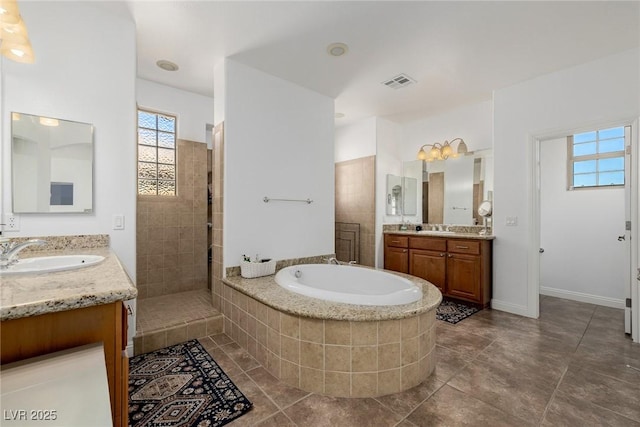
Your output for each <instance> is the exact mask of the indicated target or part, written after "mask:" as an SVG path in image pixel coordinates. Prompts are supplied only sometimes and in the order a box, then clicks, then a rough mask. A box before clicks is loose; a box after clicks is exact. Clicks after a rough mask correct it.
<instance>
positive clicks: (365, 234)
mask: <svg viewBox="0 0 640 427" xmlns="http://www.w3.org/2000/svg"><path fill="white" fill-rule="evenodd" d="M375 164H376V157H375V156H370V157H362V158H359V159H354V160H347V161H345V162H338V163H336V165H335V171H336V219H335V220H336V222H347V223H357V224H360V264H362V265H368V266H371V267H373V266H375V185H376V182H375Z"/></svg>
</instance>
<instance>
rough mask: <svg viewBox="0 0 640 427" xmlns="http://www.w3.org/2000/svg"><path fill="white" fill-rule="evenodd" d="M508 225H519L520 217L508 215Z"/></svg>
mask: <svg viewBox="0 0 640 427" xmlns="http://www.w3.org/2000/svg"><path fill="white" fill-rule="evenodd" d="M507 225H508V226H510V227H515V226H516V225H518V217H517V216H508V217H507Z"/></svg>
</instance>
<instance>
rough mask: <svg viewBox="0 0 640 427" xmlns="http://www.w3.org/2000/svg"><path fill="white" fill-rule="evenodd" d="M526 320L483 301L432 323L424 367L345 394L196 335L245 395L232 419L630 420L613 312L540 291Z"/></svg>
mask: <svg viewBox="0 0 640 427" xmlns="http://www.w3.org/2000/svg"><path fill="white" fill-rule="evenodd" d="M540 312H541V317H540V319H539V320H532V319H527V318H523V317H518V316H514V315H511V314H508V313H504V312H500V311H492V310H484V311H482V312H480V313H477V314H475V315H473V316H471V317H469V318H468V319H465V320H464V321H462V322H460V323H458V324H456V325H450V324H448V323H445V322H438V326H437V327H438V337H437V352H438V363H437V367H436V371H435V373H434V375H433V376H432V377H431V378H430V379H429V380H427V381H426V382H424V383H423V384H421V385H419V386H418V387H415V388H413V389H411V390H408V391H406V392H403V393H398V394H394V395H389V396H383V397H379V398H375V399H345V398H334V397H328V396H322V395H318V394H314V393H307V392H304V391H301V390H298V389H295V388H292V387H289V386H287V385H285V384H283V383H281V382H279V381H278V380H276V379H275V378H274V377H273V376H271V375H270V374H269V373H268V372H267V371H266V370H265V369H264V368H263V367H262V366H261V365H260V364H259V363H258V362H257V361H256V360H255V359H253V358H252V357H251V356H250V355H249V354H248V353H246V352H245V351H244V350H242V349H241V348H240V347H239V346H238V345H237V344H236V343H234V342H233V341H232V340H231V339H230V338H229V337H228V336H226V335H214V336H210V337H207V338H204V339H201V342H202V343H203V345H204V346H205V348H207V350H208V351H209V352H210V353H211V355H212V356H213V357H214V359H215V360H216V361H217V362H218V363H219V364H220V366H221V367H222V368H223V369H224V370H225V372H227V374H228V375H229V376H230V377H231V379H232V380H233V381H234V382H235V383H236V385H238V387H240V389H241V390H242V392H243V393H245V395H246V396H247V397H248V398H249V399H250V400H252V401H253V403H254V408H253V409H252V410H251V412H249V413H248V414H247V415H244V416H243V417H241V418H239V419H238V420H236V421H234V422H232V423H231V424H229V426H232V427H239V426H261V427H268V426H274V427H275V426H277V427H285V426H304V427H307V426H308V427H316V426H331V427H342V426H345V427H348V426H354V427H361V426H398V427H415V426H463V425H475V426H480V425H482V426H529V425H531V426H545V427H547V426H603V425H608V426H640V371H639V370H635V369H632V368H628V367H627V365H631V366H633V367H636V368H640V345H639V344H634V343H632V342H631V340H630V339H629V338H627V337H625V335H624V334H623V332H622V327H623V312H622V310H616V309H611V308H606V307H600V306H595V305H591V304H584V303H579V302H574V301H567V300H561V299H558V298H552V297H542V296H541V307H540Z"/></svg>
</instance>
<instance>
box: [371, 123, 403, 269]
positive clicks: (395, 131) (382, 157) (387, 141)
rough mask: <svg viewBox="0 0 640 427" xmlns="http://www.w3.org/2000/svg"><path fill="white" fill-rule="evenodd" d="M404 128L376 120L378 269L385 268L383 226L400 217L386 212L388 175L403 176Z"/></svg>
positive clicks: (394, 222)
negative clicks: (400, 146) (400, 153)
mask: <svg viewBox="0 0 640 427" xmlns="http://www.w3.org/2000/svg"><path fill="white" fill-rule="evenodd" d="M401 139H402V128H401V126H400V125H399V124H398V123H395V122H392V121H389V120H385V119H381V118H379V117H378V118H376V267H380V268H382V267H383V266H384V241H383V235H382V225H383V224H388V223H389V224H397V223H398V222H400V220H401V217H399V216H387V215H386V211H385V203H386V202H385V201H386V191H387V186H386V182H387V174H392V175H396V176H402V159H401V158H400V155H399V151H398V146H399V144H400V141H401Z"/></svg>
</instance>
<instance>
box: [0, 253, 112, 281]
mask: <svg viewBox="0 0 640 427" xmlns="http://www.w3.org/2000/svg"><path fill="white" fill-rule="evenodd" d="M102 261H104V257H103V256H101V255H60V256H46V257H34V258H24V259H20V260H18V262H17V263H15V264H13V265H11V266H9V268H7V269H6V270H0V276H8V275H13V274H40V273H52V272H56V271H65V270H75V269H77V268H85V267H91V266H92V265H96V264H99V263H101V262H102Z"/></svg>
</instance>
